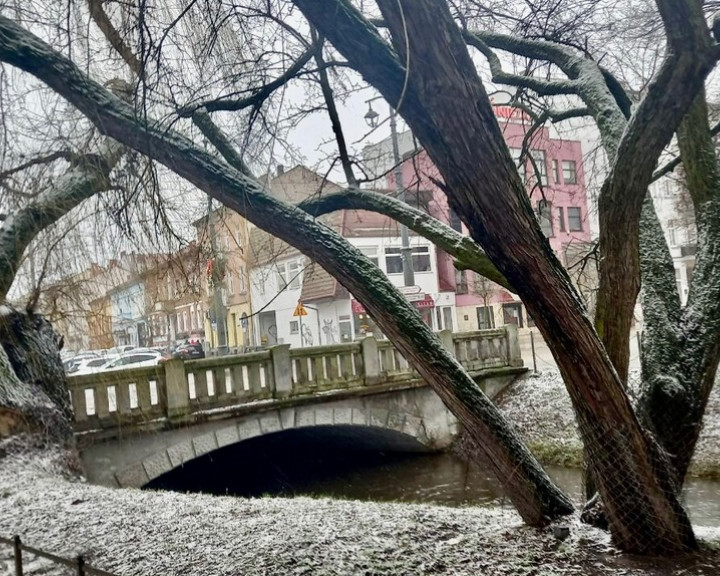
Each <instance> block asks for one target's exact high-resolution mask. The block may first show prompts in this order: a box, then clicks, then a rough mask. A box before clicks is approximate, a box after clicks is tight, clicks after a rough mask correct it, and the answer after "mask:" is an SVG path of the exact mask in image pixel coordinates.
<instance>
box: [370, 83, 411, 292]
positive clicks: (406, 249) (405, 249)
mask: <svg viewBox="0 0 720 576" xmlns="http://www.w3.org/2000/svg"><path fill="white" fill-rule="evenodd" d="M378 98H380V96H376V97H375V98H370V100H366V102H367V105H368V110H367V112H366V113H365V116H364V118H365V122H367V125H368V126H370V128H377V126H378V119H379V117H380V115H379V114H378V113H377V112H375V110H373V107H372V103H373V102H374V101H375V100H377V99H378ZM390 139H391V141H392V152H393V163H394V164H395V167H394V168H393V174H394V176H395V193H396V196H397V198H398V200H400V201H401V202H405V186H404V184H403V174H402V163H401V158H400V145H399V144H398V134H397V122H396V118H395V110H393V109H392V107H390ZM400 246H401V247H400V259H401V261H402V265H403V280H404V284H405V286H415V271H414V270H413V262H412V249H411V248H410V237H409V235H408V229H407V226H405V225H404V224H401V225H400Z"/></svg>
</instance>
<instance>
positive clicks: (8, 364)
mask: <svg viewBox="0 0 720 576" xmlns="http://www.w3.org/2000/svg"><path fill="white" fill-rule="evenodd" d="M0 312H1V313H0V439H6V438H8V437H11V436H17V435H20V434H24V435H27V437H28V438H30V440H31V441H32V442H33V443H34V444H35V445H47V444H59V445H62V446H69V445H71V444H72V429H71V427H70V419H71V408H70V402H69V395H68V389H67V382H66V380H65V372H64V370H63V366H62V361H61V360H60V354H59V346H58V345H59V339H58V338H57V336H56V334H55V332H54V331H53V329H52V327H51V326H50V323H49V322H48V321H47V320H45V319H44V318H42V317H41V316H37V315H34V314H31V313H25V312H20V311H18V310H13V309H10V308H8V307H7V306H4V307H2V310H1V311H0Z"/></svg>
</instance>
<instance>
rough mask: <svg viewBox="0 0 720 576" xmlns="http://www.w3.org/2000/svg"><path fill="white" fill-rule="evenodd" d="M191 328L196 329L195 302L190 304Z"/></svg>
mask: <svg viewBox="0 0 720 576" xmlns="http://www.w3.org/2000/svg"><path fill="white" fill-rule="evenodd" d="M190 330H195V304H192V305H191V306H190Z"/></svg>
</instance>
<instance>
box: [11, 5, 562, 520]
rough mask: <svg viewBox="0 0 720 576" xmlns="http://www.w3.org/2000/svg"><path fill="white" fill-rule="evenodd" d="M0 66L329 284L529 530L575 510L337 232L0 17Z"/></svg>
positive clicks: (459, 368) (413, 315) (462, 373)
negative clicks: (456, 432) (436, 399)
mask: <svg viewBox="0 0 720 576" xmlns="http://www.w3.org/2000/svg"><path fill="white" fill-rule="evenodd" d="M0 59H2V60H3V61H6V62H8V63H11V64H13V65H15V66H17V67H19V68H21V69H23V70H25V71H28V72H31V73H33V74H34V75H36V76H37V77H38V78H39V79H41V80H42V81H43V82H45V83H46V84H47V85H48V86H50V87H51V88H53V89H54V90H55V91H57V92H58V93H59V94H61V95H62V96H64V97H65V98H66V99H68V100H69V101H70V102H71V103H73V104H74V105H75V106H76V107H77V108H78V109H79V110H81V111H82V112H83V113H84V114H85V115H86V116H87V117H88V118H89V119H90V120H91V121H93V122H94V123H95V125H96V126H97V127H98V129H99V130H100V131H101V132H103V133H104V134H107V135H109V136H111V137H113V138H115V139H116V140H118V141H120V142H122V143H123V144H125V145H127V146H129V147H131V148H134V149H136V150H138V151H139V152H141V153H143V154H146V155H148V156H149V157H151V158H153V159H155V160H157V161H159V162H161V163H163V164H164V165H166V166H167V167H168V168H170V169H172V170H173V171H174V172H176V173H177V174H178V175H180V176H181V177H183V178H185V179H187V180H188V181H189V182H191V183H193V184H194V185H196V186H197V187H198V188H200V189H201V190H203V191H205V192H207V193H208V194H211V195H212V196H213V197H215V198H216V199H218V200H219V201H221V202H222V203H223V204H225V205H226V206H228V207H230V208H232V209H234V210H236V211H237V212H238V213H240V214H241V215H243V216H245V217H246V218H247V219H248V220H250V221H251V222H253V223H255V224H256V225H258V226H259V227H261V228H263V229H264V230H266V231H268V232H270V233H271V234H273V235H275V236H277V237H278V238H280V239H282V240H284V241H285V242H287V243H289V244H291V245H293V246H295V247H296V248H298V249H299V250H300V251H301V252H302V253H304V254H305V255H307V256H308V257H310V258H312V259H313V260H315V261H317V262H318V263H319V264H320V265H322V266H323V267H324V268H325V269H326V270H327V271H328V272H330V273H331V274H332V275H333V276H335V277H336V278H337V279H338V280H339V281H340V282H341V283H342V284H343V286H345V287H346V288H347V289H348V290H349V291H351V292H352V293H353V295H354V296H355V297H356V298H357V299H358V300H359V301H360V302H361V303H362V304H363V305H364V306H365V308H366V309H367V310H368V311H369V313H370V314H371V315H372V316H373V318H374V319H375V321H376V323H377V324H378V326H379V327H380V328H381V329H382V331H383V332H384V333H385V334H386V335H387V336H388V337H389V338H390V339H391V340H392V341H393V343H394V345H395V346H396V347H397V348H398V350H399V351H400V352H401V353H402V354H403V355H404V356H405V357H406V358H407V360H408V361H409V362H410V364H411V365H413V366H414V367H415V369H416V370H417V371H418V373H419V374H420V375H421V376H422V377H423V378H424V379H425V380H426V381H427V382H428V383H429V384H430V385H431V386H432V387H433V389H434V390H435V391H436V392H437V393H438V395H439V396H440V397H441V399H442V400H443V401H444V402H445V403H446V404H447V406H448V407H449V408H450V409H451V411H453V413H454V414H455V415H456V416H457V417H458V419H459V420H460V422H461V424H462V425H463V426H465V427H466V429H467V430H468V432H469V433H470V434H471V435H472V437H473V439H474V442H475V443H476V444H477V445H478V446H479V447H480V449H481V450H482V452H483V454H484V455H485V457H486V460H487V462H486V463H487V465H488V466H489V467H490V469H492V470H493V471H494V472H495V473H496V475H497V476H498V478H499V479H500V481H501V483H502V484H503V486H504V488H505V490H506V493H507V494H508V496H509V497H510V499H511V500H512V501H513V503H514V504H515V506H516V507H517V509H518V512H519V513H520V514H521V515H522V517H523V518H524V519H525V520H526V521H527V522H528V523H530V524H532V525H543V524H545V523H546V522H547V521H548V520H550V519H552V518H555V517H557V516H559V515H562V514H567V513H569V512H570V511H571V510H572V504H571V503H570V501H569V500H568V499H567V497H566V496H565V495H564V494H563V493H562V492H560V491H559V490H558V489H557V488H556V487H555V486H554V485H553V484H552V482H551V481H550V479H549V478H548V477H547V475H546V474H545V472H544V471H543V470H542V468H541V467H540V466H539V464H538V463H537V461H536V460H535V459H534V457H533V456H532V454H530V452H528V450H527V449H526V448H525V447H524V445H523V444H522V443H521V441H520V439H519V437H518V436H517V434H516V432H515V431H514V430H513V429H512V427H511V426H510V425H509V423H508V422H507V421H506V419H505V418H504V416H503V415H502V413H500V412H499V410H498V409H497V408H496V407H495V406H494V405H493V404H492V402H491V401H490V400H489V399H488V398H487V397H486V396H485V395H484V394H483V393H482V391H481V390H480V389H479V388H478V387H477V385H476V384H475V383H474V382H473V380H472V379H471V378H470V377H469V375H468V374H467V373H466V372H465V370H464V369H463V368H462V366H460V364H459V363H458V362H457V361H456V360H455V359H454V358H453V357H452V356H451V355H450V354H449V353H448V351H446V350H445V349H444V348H443V347H442V345H441V344H440V342H439V340H438V339H437V338H436V337H435V336H434V335H433V334H432V332H430V330H429V329H428V327H427V326H426V325H425V324H424V322H423V321H422V319H421V317H420V315H419V314H418V313H417V311H416V310H415V309H413V308H412V307H411V306H410V305H409V304H408V302H407V301H406V300H405V299H404V298H403V297H402V295H401V294H400V293H399V292H398V291H397V290H396V289H395V288H394V287H393V286H392V284H391V283H390V281H389V280H388V279H387V278H386V277H385V275H384V274H382V273H381V272H379V270H378V269H377V267H376V266H375V265H373V264H372V263H371V262H370V261H369V260H368V259H367V258H365V257H364V256H363V255H362V254H361V253H360V252H359V251H358V250H357V249H356V248H354V247H352V246H351V245H350V244H349V243H348V242H347V241H345V240H344V239H343V238H342V237H340V236H339V235H338V234H337V233H335V232H334V231H332V230H330V229H329V228H327V227H325V226H324V225H322V224H321V223H319V222H317V221H315V220H314V219H313V218H312V217H310V216H309V215H308V214H307V213H305V212H303V211H301V210H299V209H298V208H295V207H293V206H289V205H287V204H284V203H282V202H280V201H278V200H276V199H274V198H272V197H271V196H270V195H268V194H266V193H265V192H264V189H263V188H262V187H261V186H260V184H259V183H258V182H256V181H253V180H251V179H249V178H248V177H246V176H244V175H243V174H242V173H241V172H239V171H238V170H236V169H233V168H232V167H230V166H229V165H228V164H227V163H224V162H221V161H220V160H218V159H217V158H215V157H213V156H211V155H210V154H208V153H206V152H204V151H203V150H201V149H200V148H198V147H197V146H195V145H194V144H193V143H192V142H190V141H189V140H188V139H186V138H184V137H182V136H180V135H179V134H177V133H175V132H173V131H172V130H171V129H166V128H165V127H162V126H159V125H156V124H154V123H153V122H145V121H143V120H139V119H137V117H136V115H135V114H134V111H133V109H132V107H130V106H128V105H127V104H125V103H124V102H122V101H121V100H119V99H117V98H115V97H113V96H112V95H111V94H109V93H108V92H107V91H106V90H104V89H103V88H102V87H100V86H99V85H98V84H96V83H94V82H92V81H90V80H89V79H87V78H86V77H85V76H84V75H83V73H82V72H80V70H78V69H77V67H75V66H74V65H73V64H72V63H71V62H69V61H68V60H67V59H65V58H64V57H63V56H61V55H60V54H58V53H57V52H54V51H52V49H51V48H49V47H48V46H47V45H45V44H44V43H43V42H42V41H41V40H39V39H38V38H36V37H34V36H33V35H32V34H30V33H29V32H27V31H25V30H23V29H22V28H20V27H19V26H17V25H16V24H14V23H13V22H12V21H10V20H8V19H6V18H3V17H0Z"/></svg>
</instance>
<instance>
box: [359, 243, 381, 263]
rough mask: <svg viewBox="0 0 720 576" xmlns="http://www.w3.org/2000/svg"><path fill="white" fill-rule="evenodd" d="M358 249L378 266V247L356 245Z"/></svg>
mask: <svg viewBox="0 0 720 576" xmlns="http://www.w3.org/2000/svg"><path fill="white" fill-rule="evenodd" d="M358 250H360V252H362V253H363V255H364V256H366V257H367V258H368V259H369V260H370V262H372V263H373V264H375V266H378V248H377V246H358Z"/></svg>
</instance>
